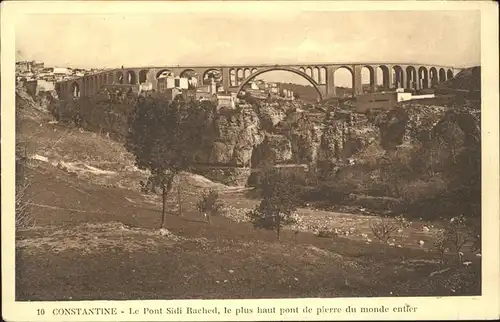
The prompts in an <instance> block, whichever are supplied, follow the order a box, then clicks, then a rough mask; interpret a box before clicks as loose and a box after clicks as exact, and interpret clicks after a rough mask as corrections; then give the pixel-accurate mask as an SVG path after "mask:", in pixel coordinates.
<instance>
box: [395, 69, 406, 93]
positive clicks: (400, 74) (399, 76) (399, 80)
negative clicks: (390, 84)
mask: <svg viewBox="0 0 500 322" xmlns="http://www.w3.org/2000/svg"><path fill="white" fill-rule="evenodd" d="M392 70H393V71H394V77H393V80H394V87H395V88H404V86H405V81H404V78H405V72H404V70H403V67H401V66H399V65H395V66H393V67H392Z"/></svg>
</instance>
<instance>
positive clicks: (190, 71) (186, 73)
mask: <svg viewBox="0 0 500 322" xmlns="http://www.w3.org/2000/svg"><path fill="white" fill-rule="evenodd" d="M179 77H185V78H191V77H198V73H197V72H196V71H195V70H194V69H191V68H188V69H184V70H183V71H182V72H181V73H180V74H179Z"/></svg>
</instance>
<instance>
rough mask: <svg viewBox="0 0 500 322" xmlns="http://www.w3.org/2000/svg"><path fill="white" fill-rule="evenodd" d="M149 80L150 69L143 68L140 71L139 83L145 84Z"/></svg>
mask: <svg viewBox="0 0 500 322" xmlns="http://www.w3.org/2000/svg"><path fill="white" fill-rule="evenodd" d="M147 80H148V70H147V69H143V70H141V71H140V72H139V84H144V83H145V82H146V81H147Z"/></svg>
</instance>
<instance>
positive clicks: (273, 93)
mask: <svg viewBox="0 0 500 322" xmlns="http://www.w3.org/2000/svg"><path fill="white" fill-rule="evenodd" d="M243 91H244V92H245V93H249V94H250V95H252V96H254V97H256V98H270V97H271V98H272V97H274V98H282V99H286V100H293V99H294V98H295V95H294V92H293V91H292V90H289V89H286V88H284V89H281V88H280V86H279V84H278V83H273V82H266V81H264V80H261V79H257V80H253V81H250V82H249V83H248V84H247V85H245V87H244V88H243Z"/></svg>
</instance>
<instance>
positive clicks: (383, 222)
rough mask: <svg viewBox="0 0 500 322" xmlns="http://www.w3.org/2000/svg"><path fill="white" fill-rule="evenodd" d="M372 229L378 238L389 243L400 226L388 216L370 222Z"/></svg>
mask: <svg viewBox="0 0 500 322" xmlns="http://www.w3.org/2000/svg"><path fill="white" fill-rule="evenodd" d="M370 229H371V231H372V233H373V236H375V237H376V238H377V239H378V240H380V241H381V242H383V243H387V242H388V241H389V239H390V238H391V237H392V234H393V233H395V232H396V231H397V230H398V229H399V227H398V226H396V225H395V224H393V223H392V221H390V220H389V219H388V218H381V219H378V220H377V221H375V222H370Z"/></svg>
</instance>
